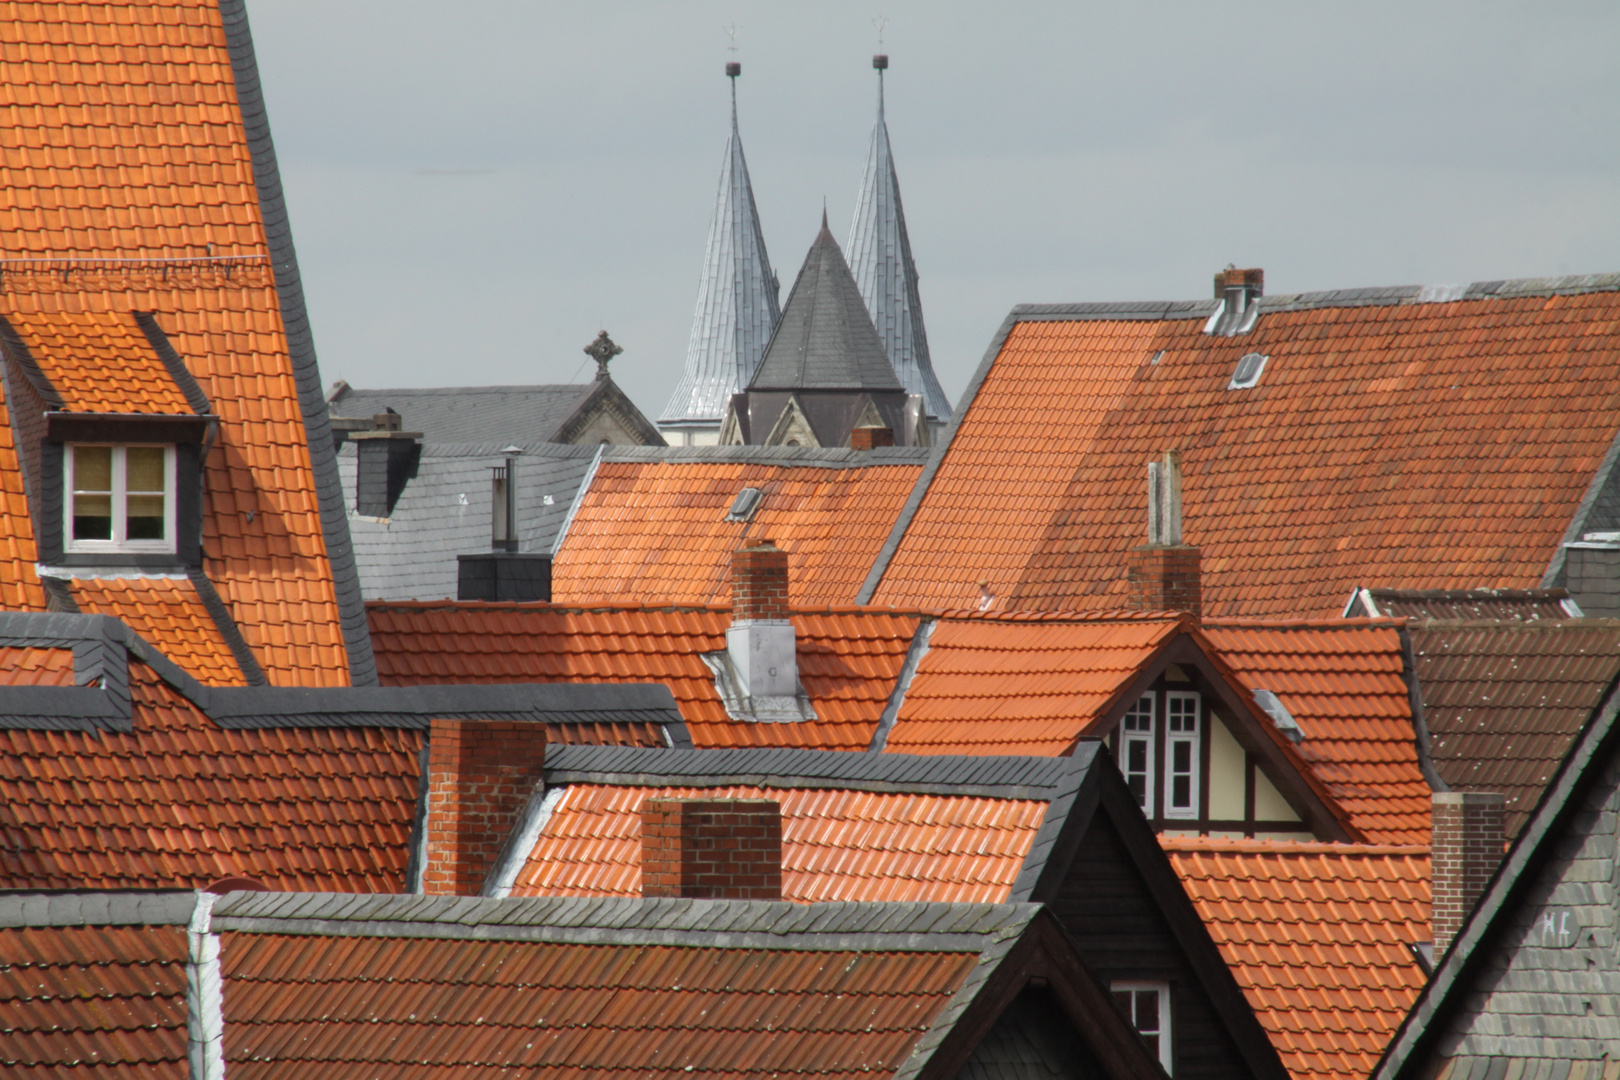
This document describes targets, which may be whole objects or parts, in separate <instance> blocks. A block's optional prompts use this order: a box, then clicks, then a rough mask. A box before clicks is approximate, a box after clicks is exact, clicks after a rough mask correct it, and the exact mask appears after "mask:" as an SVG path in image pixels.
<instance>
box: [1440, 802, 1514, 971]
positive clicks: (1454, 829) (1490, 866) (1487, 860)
mask: <svg viewBox="0 0 1620 1080" xmlns="http://www.w3.org/2000/svg"><path fill="white" fill-rule="evenodd" d="M1505 804H1506V800H1505V799H1504V798H1503V797H1502V795H1501V794H1500V793H1499V792H1495V791H1437V792H1435V793H1434V795H1433V798H1432V803H1431V806H1430V815H1429V823H1430V829H1431V830H1432V833H1431V839H1430V846H1429V860H1430V862H1429V874H1430V882H1431V894H1430V895H1431V900H1432V904H1433V906H1432V908H1431V910H1430V915H1429V932H1430V935H1431V936H1432V937H1433V938H1434V955H1435V956H1436V957H1440V956H1442V955H1443V954H1444V953H1445V951H1446V950H1447V949H1448V948H1450V947H1451V943H1452V941H1454V940H1455V939H1456V937H1457V935H1458V934H1459V933H1461V932H1462V928H1463V923H1464V922H1466V921H1467V920H1468V914H1469V912H1471V911H1473V910H1474V905H1475V904H1477V903H1479V898H1480V897H1481V896H1483V895H1485V886H1486V884H1487V883H1489V882H1490V880H1491V875H1492V874H1494V873H1496V868H1497V866H1498V865H1499V864H1500V863H1501V861H1502V845H1503V840H1504V832H1503V827H1502V817H1503V810H1504V807H1505Z"/></svg>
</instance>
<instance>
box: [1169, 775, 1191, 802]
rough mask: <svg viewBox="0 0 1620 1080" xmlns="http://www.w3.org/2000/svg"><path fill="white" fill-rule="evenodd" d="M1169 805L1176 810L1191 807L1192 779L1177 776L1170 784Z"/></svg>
mask: <svg viewBox="0 0 1620 1080" xmlns="http://www.w3.org/2000/svg"><path fill="white" fill-rule="evenodd" d="M1170 805H1171V806H1173V807H1175V808H1176V809H1177V810H1187V809H1190V808H1191V807H1192V777H1190V776H1178V777H1176V778H1175V779H1174V780H1173V781H1171V784H1170Z"/></svg>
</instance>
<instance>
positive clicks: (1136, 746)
mask: <svg viewBox="0 0 1620 1080" xmlns="http://www.w3.org/2000/svg"><path fill="white" fill-rule="evenodd" d="M1147 752H1148V745H1147V741H1146V740H1144V739H1132V740H1131V741H1130V742H1128V743H1126V744H1125V771H1126V772H1131V773H1145V772H1147Z"/></svg>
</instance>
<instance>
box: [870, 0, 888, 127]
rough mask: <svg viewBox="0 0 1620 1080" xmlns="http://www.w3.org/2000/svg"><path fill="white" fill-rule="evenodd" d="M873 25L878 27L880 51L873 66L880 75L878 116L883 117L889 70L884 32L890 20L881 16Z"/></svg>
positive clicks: (874, 58) (874, 57)
mask: <svg viewBox="0 0 1620 1080" xmlns="http://www.w3.org/2000/svg"><path fill="white" fill-rule="evenodd" d="M872 25H873V26H875V27H877V37H878V51H877V55H875V56H873V57H872V66H873V67H874V68H876V69H877V73H878V115H879V116H882V115H883V73H884V72H885V71H887V70H888V69H889V54H888V53H886V52H884V51H883V31H885V30H887V29H888V28H889V19H888V17H887V16H885V15H879V16H878V17H877V18H875V19H873V20H872Z"/></svg>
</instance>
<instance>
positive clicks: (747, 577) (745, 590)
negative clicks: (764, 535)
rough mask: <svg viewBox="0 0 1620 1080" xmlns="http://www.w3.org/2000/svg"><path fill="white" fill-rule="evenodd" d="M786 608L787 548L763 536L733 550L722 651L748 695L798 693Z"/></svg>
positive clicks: (796, 662) (789, 695)
mask: <svg viewBox="0 0 1620 1080" xmlns="http://www.w3.org/2000/svg"><path fill="white" fill-rule="evenodd" d="M788 611H789V609H788V556H787V552H785V551H783V550H782V549H781V548H779V547H777V546H776V545H775V544H773V543H771V542H770V541H769V540H759V541H757V542H756V543H755V544H753V545H752V546H750V547H745V548H742V549H740V550H738V551H735V552H733V553H732V555H731V626H730V627H729V628H728V629H727V630H726V652H727V653H729V654H730V657H731V665H732V667H733V668H734V669H735V670H736V672H737V678H738V681H739V682H740V683H741V687H742V690H743V691H744V692H745V693H746V694H747V696H748V697H749V698H750V699H758V698H792V697H796V696H797V694H798V692H799V660H798V646H797V642H796V641H795V639H794V634H793V624H792V623H791V622H789V621H788Z"/></svg>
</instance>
